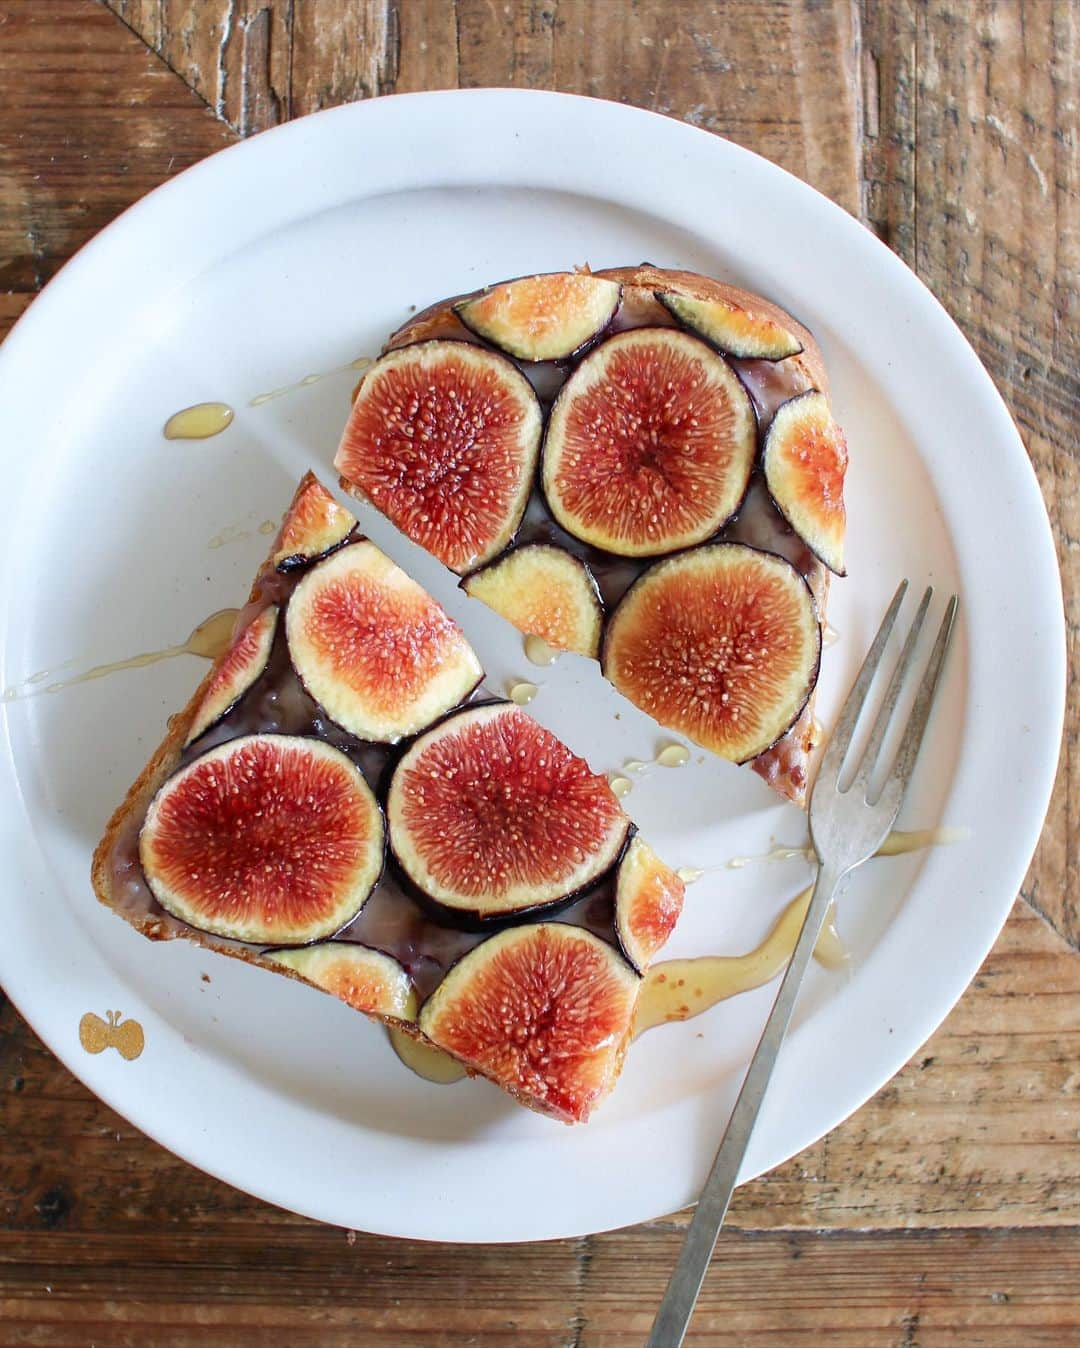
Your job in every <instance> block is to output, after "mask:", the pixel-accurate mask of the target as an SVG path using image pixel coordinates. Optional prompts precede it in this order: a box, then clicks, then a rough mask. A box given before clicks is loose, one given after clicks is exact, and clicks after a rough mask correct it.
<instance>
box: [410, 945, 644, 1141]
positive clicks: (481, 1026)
mask: <svg viewBox="0 0 1080 1348" xmlns="http://www.w3.org/2000/svg"><path fill="white" fill-rule="evenodd" d="M640 987H641V979H640V978H639V976H638V974H637V973H636V972H635V971H634V970H633V969H632V968H631V967H630V965H629V964H627V962H626V961H625V960H624V959H623V957H622V955H621V954H620V953H619V952H618V951H617V950H616V949H615V948H614V947H613V946H610V945H608V943H607V942H606V941H602V940H601V939H600V938H599V937H598V936H594V935H593V934H592V933H591V932H589V931H586V930H584V929H583V928H581V927H572V926H567V925H566V924H565V923H561V922H544V923H540V924H533V925H529V926H519V927H512V928H510V929H509V930H507V931H502V932H500V933H498V935H496V936H492V937H490V938H489V939H488V940H486V941H484V942H483V943H482V944H480V945H478V946H476V947H475V948H474V949H472V950H470V951H468V952H467V953H466V954H465V955H463V956H462V957H461V958H460V959H459V960H458V961H457V962H456V963H455V964H454V965H452V966H451V968H450V970H449V972H448V973H447V975H446V977H445V978H444V979H443V981H442V983H440V985H439V986H438V987H437V988H436V989H435V991H434V992H433V993H432V994H431V996H430V997H429V998H428V1000H427V1001H426V1002H425V1003H424V1005H423V1007H422V1008H421V1011H420V1022H419V1024H420V1029H421V1031H422V1032H423V1033H424V1034H425V1035H426V1036H427V1038H428V1039H430V1040H431V1042H432V1043H434V1044H436V1045H437V1046H438V1047H439V1048H441V1049H443V1050H444V1051H445V1052H448V1053H450V1054H452V1055H453V1056H454V1057H456V1058H457V1059H458V1060H459V1061H460V1062H462V1063H463V1064H464V1065H465V1066H466V1067H467V1068H469V1069H471V1070H472V1071H475V1072H479V1073H481V1074H482V1075H483V1076H485V1077H487V1078H488V1080H489V1081H493V1082H494V1083H495V1084H496V1085H497V1086H501V1087H502V1088H503V1090H505V1091H508V1092H509V1093H510V1094H511V1095H513V1096H514V1098H515V1099H517V1100H518V1101H519V1102H520V1103H521V1104H524V1105H528V1106H529V1108H531V1109H535V1110H537V1111H538V1112H539V1113H542V1114H547V1115H550V1116H551V1117H553V1118H556V1119H560V1120H561V1121H562V1122H564V1123H584V1122H585V1121H586V1120H587V1119H588V1117H589V1115H590V1113H591V1112H592V1110H593V1108H594V1107H595V1106H596V1105H597V1103H598V1102H599V1101H600V1100H601V1099H602V1098H603V1096H604V1095H606V1094H607V1092H608V1090H610V1088H611V1086H612V1085H613V1084H614V1082H615V1079H616V1077H617V1076H618V1074H619V1069H620V1067H621V1064H622V1058H623V1055H624V1053H625V1051H626V1047H627V1044H628V1042H629V1037H630V1032H631V1027H632V1024H633V1013H634V1007H635V1005H636V1003H637V998H638V993H639V991H640Z"/></svg>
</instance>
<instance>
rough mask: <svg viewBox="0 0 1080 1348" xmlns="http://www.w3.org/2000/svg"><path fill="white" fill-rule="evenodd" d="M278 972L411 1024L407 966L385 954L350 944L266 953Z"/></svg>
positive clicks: (367, 1012)
mask: <svg viewBox="0 0 1080 1348" xmlns="http://www.w3.org/2000/svg"><path fill="white" fill-rule="evenodd" d="M262 959H263V960H266V961H269V962H270V963H271V964H272V965H273V968H274V972H275V973H287V974H289V975H291V976H292V977H293V978H295V979H297V981H298V982H302V983H306V984H307V985H308V986H309V987H313V988H318V989H319V991H320V992H326V993H329V995H330V996H331V997H336V998H337V999H338V1000H339V1001H342V1002H344V1003H345V1005H346V1006H349V1007H351V1008H352V1009H353V1010H354V1011H361V1012H363V1013H364V1014H365V1015H369V1016H377V1017H378V1018H379V1019H381V1020H387V1019H389V1020H394V1021H399V1022H403V1023H407V1024H412V1023H413V1022H415V1020H416V1011H417V1004H416V993H415V991H414V989H413V986H412V980H411V979H410V978H409V975H408V973H407V972H406V971H405V969H404V967H403V966H402V965H401V964H400V963H399V962H398V961H397V960H396V959H394V958H393V956H392V955H387V954H385V953H384V952H383V951H381V950H375V949H373V948H372V947H371V946H366V945H361V944H359V943H358V942H352V941H319V942H317V943H316V944H314V945H305V946H296V947H285V948H282V949H278V950H266V951H264V952H263V955H262Z"/></svg>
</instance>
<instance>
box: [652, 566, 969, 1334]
mask: <svg viewBox="0 0 1080 1348" xmlns="http://www.w3.org/2000/svg"><path fill="white" fill-rule="evenodd" d="M907 588H908V583H907V581H906V580H905V581H902V582H901V584H900V587H899V589H898V590H897V591H896V594H895V595H894V596H893V601H892V603H891V604H890V605H889V608H888V612H887V613H886V614H885V617H884V619H883V620H882V623H881V627H880V628H879V629H878V634H877V636H876V637H875V638H874V641H873V645H872V646H871V647H870V650H869V651H868V652H867V656H866V659H865V660H864V661H863V665H862V669H860V670H859V675H858V678H857V679H856V680H855V683H854V684H853V686H852V689H851V692H850V693H849V694H848V698H847V701H846V702H845V703H844V706H843V709H842V711H841V712H840V719H839V720H838V721H837V724H836V729H835V730H834V731H833V734H832V738H831V740H830V741H829V745H828V747H827V748H826V750H825V753H824V754H823V756H822V759H821V765H820V767H819V768H818V774H817V778H816V780H815V782H814V787H813V791H812V793H811V797H810V839H811V841H812V842H813V844H814V851H815V852H816V853H817V856H818V872H817V878H816V880H815V883H814V893H813V896H812V897H811V899H810V906H809V908H808V909H807V912H806V918H805V920H804V921H803V925H802V931H801V932H800V934H799V939H798V942H797V943H796V946H795V950H794V952H793V954H792V956H791V962H790V963H789V964H788V967H787V972H786V973H785V974H784V979H783V982H782V983H781V984H780V990H779V992H778V993H777V994H776V1001H775V1002H774V1003H773V1009H772V1011H771V1012H770V1013H769V1019H768V1020H767V1021H766V1022H765V1029H764V1030H763V1031H762V1035H761V1039H760V1040H759V1042H758V1046H757V1048H756V1050H755V1051H754V1056H753V1059H752V1060H751V1062H750V1066H749V1068H748V1069H747V1073H746V1078H745V1080H744V1081H743V1084H742V1089H741V1090H740V1091H739V1098H738V1099H737V1100H736V1101H735V1108H734V1109H733V1110H732V1113H731V1118H730V1119H729V1120H728V1126H727V1128H726V1130H725V1132H724V1137H723V1141H722V1142H721V1143H720V1150H719V1151H718V1152H717V1154H716V1160H715V1161H714V1162H713V1167H712V1170H711V1171H710V1172H709V1178H708V1179H707V1180H706V1182H705V1188H704V1189H703V1190H702V1193H701V1198H700V1199H699V1201H698V1205H697V1209H696V1211H695V1212H694V1216H693V1219H692V1220H691V1222H690V1229H689V1230H688V1231H687V1233H686V1240H685V1242H684V1244H683V1248H682V1253H681V1254H680V1255H679V1260H678V1263H677V1264H676V1265H675V1271H674V1272H673V1273H672V1275H671V1280H670V1282H669V1283H668V1286H667V1291H666V1292H665V1293H664V1299H663V1301H662V1302H661V1303H660V1309H659V1311H658V1312H657V1315H656V1319H655V1321H654V1322H653V1328H652V1333H651V1334H650V1335H649V1342H648V1348H679V1345H680V1344H681V1343H682V1341H683V1335H684V1334H685V1333H686V1327H687V1325H688V1324H689V1323H690V1317H691V1315H692V1314H693V1312H694V1305H695V1303H696V1302H697V1298H698V1293H699V1292H700V1291H701V1284H702V1282H703V1281H704V1279H705V1272H706V1270H707V1269H708V1267H709V1260H710V1259H711V1258H712V1254H713V1250H714V1249H715V1248H716V1240H717V1236H718V1235H719V1234H720V1227H721V1225H722V1224H723V1221H724V1216H725V1214H726V1213H727V1209H728V1204H729V1203H730V1202H731V1195H732V1192H733V1191H734V1189H735V1184H736V1181H737V1179H738V1175H739V1168H740V1166H741V1165H742V1161H743V1157H744V1156H745V1155H746V1148H747V1146H748V1145H749V1142H750V1134H751V1132H752V1131H753V1128H754V1123H755V1121H756V1119H757V1116H758V1111H759V1110H760V1108H761V1102H762V1100H763V1099H764V1097H765V1091H766V1088H767V1087H768V1084H769V1078H770V1077H771V1076H772V1071H773V1066H774V1064H775V1063H776V1058H777V1055H778V1053H779V1051H780V1045H781V1044H782V1043H783V1040H784V1034H785V1033H786V1031H787V1027H788V1022H789V1021H790V1019H791V1013H792V1010H793V1009H794V1006H795V999H796V998H797V997H798V995H799V987H800V985H801V983H802V980H803V975H804V974H805V973H806V968H807V965H808V964H809V963H810V957H811V955H812V954H813V951H814V946H815V945H816V944H817V939H818V937H819V936H820V934H821V928H822V926H823V925H824V922H825V914H826V913H827V911H828V908H829V904H830V903H831V901H832V900H833V899H834V898H835V897H836V894H837V893H838V891H839V890H840V888H841V886H842V885H843V883H844V882H845V880H846V879H847V877H848V875H850V874H851V872H852V871H853V870H854V869H855V868H856V867H857V866H861V865H862V863H863V862H864V861H866V860H868V859H869V858H870V857H872V856H873V855H874V853H875V852H876V851H877V850H878V848H879V847H880V846H881V844H882V843H883V842H884V841H885V839H886V838H887V837H888V835H889V832H890V830H891V829H892V826H893V824H894V823H895V822H896V816H897V814H898V813H899V811H900V804H901V802H902V801H903V799H904V792H905V791H906V789H907V785H908V782H909V780H910V779H911V774H912V770H913V769H914V767H915V759H916V757H917V756H918V753H919V747H920V745H921V744H922V740H923V732H924V731H925V730H926V722H927V720H928V718H929V716H930V709H931V707H932V706H933V702H934V694H935V693H936V691H937V686H938V680H939V677H940V675H941V667H942V664H943V663H944V660H945V653H946V651H947V649H948V646H949V639H950V637H951V636H952V630H953V624H954V622H955V620H956V610H957V604H958V601H957V598H956V596H955V595H953V597H952V598H951V599H950V600H949V604H948V607H947V608H946V610H945V617H944V618H943V619H942V623H941V627H940V628H939V630H938V634H937V640H936V641H935V643H934V649H933V652H932V653H931V656H930V660H929V663H928V664H927V667H926V672H925V674H924V675H923V679H922V682H921V684H920V685H919V689H918V692H917V693H916V695H915V701H914V703H913V705H912V708H911V712H910V715H909V717H908V722H907V726H906V727H905V729H904V733H903V737H902V739H901V741H900V747H899V749H898V750H897V752H896V757H895V758H894V760H893V763H892V766H891V768H890V769H889V771H888V773H887V775H886V776H885V778H884V781H883V783H882V784H881V785H880V786H877V787H875V785H874V781H873V779H874V776H875V768H876V766H877V761H878V759H879V758H880V756H881V747H882V744H883V743H884V741H885V736H886V734H887V733H888V729H889V723H890V721H891V720H892V717H893V713H894V711H895V710H896V704H897V702H898V701H899V700H900V695H901V693H902V691H903V687H904V684H905V682H906V680H907V676H908V674H909V673H910V671H911V667H912V665H913V664H914V662H915V646H916V643H917V641H918V638H919V633H920V631H921V630H922V626H923V622H924V620H925V618H926V614H927V610H928V609H929V607H930V599H931V597H932V595H933V589H932V588H930V587H928V588H927V590H926V593H925V594H924V595H923V597H922V602H921V603H920V605H919V608H918V612H917V613H916V614H915V619H914V621H913V622H912V624H911V628H910V630H909V632H908V635H907V639H906V641H905V642H904V647H903V650H902V651H901V653H900V659H899V661H898V662H897V665H896V668H895V670H894V672H893V676H892V679H891V681H890V683H889V688H888V691H887V692H886V694H885V700H884V702H883V704H882V707H881V710H880V711H879V713H878V716H877V719H876V720H875V722H874V725H873V729H872V730H871V732H870V738H869V740H868V742H867V745H866V749H865V750H864V751H863V753H862V755H861V757H860V758H859V761H858V762H857V763H856V764H854V765H853V768H854V775H853V777H852V779H851V782H850V784H848V785H845V786H843V787H841V784H840V782H841V774H842V772H843V770H844V763H845V760H846V759H847V756H848V750H849V749H850V748H851V741H852V738H853V736H854V733H855V727H856V724H857V723H858V720H859V714H860V712H861V711H862V708H863V703H864V702H865V701H866V695H867V693H868V692H869V690H870V685H871V683H872V682H873V679H874V675H875V674H876V673H877V670H878V666H879V665H880V664H881V661H882V656H883V655H884V653H885V647H886V645H887V644H888V640H889V636H890V635H891V633H892V630H893V627H894V626H895V624H896V617H897V614H898V613H899V612H900V605H901V604H902V603H903V601H904V595H905V594H906V593H907Z"/></svg>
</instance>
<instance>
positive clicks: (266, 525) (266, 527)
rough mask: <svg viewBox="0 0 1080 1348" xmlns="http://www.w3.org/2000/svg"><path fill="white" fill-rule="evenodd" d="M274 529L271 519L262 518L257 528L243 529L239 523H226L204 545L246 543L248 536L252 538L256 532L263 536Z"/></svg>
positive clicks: (273, 531)
mask: <svg viewBox="0 0 1080 1348" xmlns="http://www.w3.org/2000/svg"><path fill="white" fill-rule="evenodd" d="M276 531H277V525H276V524H275V523H274V521H273V520H263V522H262V524H260V525H259V527H258V528H257V529H243V528H241V527H240V525H239V524H227V525H226V526H225V528H224V529H222V531H221V533H219V534H215V535H214V537H213V538H212V539H211V540H210V542H209V543H207V545H206V546H207V547H208V548H224V547H226V546H227V545H228V544H230V543H246V542H247V540H248V539H249V538H254V537H255V535H256V534H262V536H263V537H264V538H265V537H266V536H267V535H268V534H272V533H275V532H276Z"/></svg>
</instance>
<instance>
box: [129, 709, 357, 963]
mask: <svg viewBox="0 0 1080 1348" xmlns="http://www.w3.org/2000/svg"><path fill="white" fill-rule="evenodd" d="M139 859H140V861H141V862H142V868H143V873H144V875H145V876H146V882H147V884H148V885H149V886H150V889H151V890H152V891H153V894H154V897H155V898H156V899H157V901H158V902H159V903H160V904H161V906H162V907H163V908H165V909H167V910H168V912H170V913H172V915H173V916H174V917H178V918H180V919H181V921H183V922H187V923H188V924H189V925H190V926H192V927H198V928H200V929H201V930H202V931H209V932H214V933H216V934H217V935H218V936H230V937H233V938H234V939H235V940H238V941H254V942H258V943H259V944H260V945H297V944H299V943H301V942H304V941H317V940H319V939H321V938H322V937H325V936H332V935H333V934H334V933H335V932H337V931H340V930H341V928H342V927H344V926H345V925H346V923H348V922H350V921H351V920H352V919H353V918H354V917H355V916H356V914H357V913H358V912H359V911H360V909H361V908H362V907H363V905H364V901H365V900H366V899H367V897H368V895H369V894H370V893H371V891H372V889H373V888H374V886H375V883H376V881H377V880H378V878H379V875H380V873H381V871H382V864H383V821H382V814H381V812H380V810H379V806H378V804H377V803H376V800H375V797H374V796H373V795H372V792H371V788H370V787H369V786H368V784H367V783H366V782H365V781H364V779H363V777H362V776H361V774H360V771H359V769H358V768H357V767H356V766H355V764H353V763H352V762H351V761H350V760H349V759H348V758H346V756H345V755H344V754H343V753H342V752H341V751H340V750H339V749H335V748H333V747H332V746H331V745H329V744H325V743H323V742H322V741H321V740H312V739H302V738H300V737H295V736H288V735H246V736H244V737H243V738H241V739H235V740H229V741H227V742H226V743H225V744H221V745H219V746H218V747H217V748H216V749H211V750H210V751H209V753H206V754H203V755H202V757H201V758H196V759H195V761H194V762H192V763H189V764H188V765H187V767H185V768H182V769H181V770H180V771H179V772H178V773H176V775H175V776H173V777H170V778H169V780H168V781H167V782H165V784H164V785H163V786H162V788H161V790H160V791H159V792H158V793H157V795H156V796H155V797H154V799H153V801H151V803H150V808H149V809H148V810H147V812H146V819H145V821H144V823H143V826H142V831H141V833H140V834H139Z"/></svg>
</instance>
